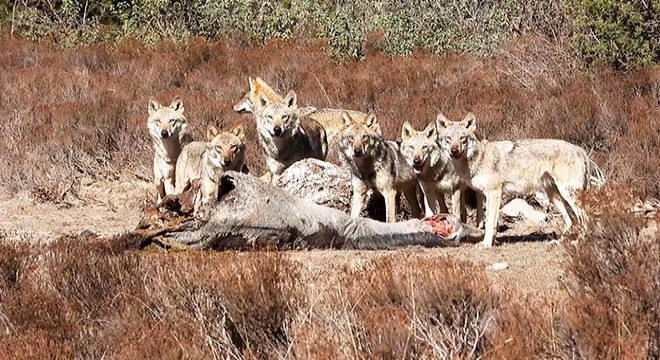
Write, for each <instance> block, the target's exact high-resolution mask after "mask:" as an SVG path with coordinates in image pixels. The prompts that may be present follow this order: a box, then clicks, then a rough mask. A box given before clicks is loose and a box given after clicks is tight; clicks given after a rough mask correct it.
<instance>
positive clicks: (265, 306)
mask: <svg viewBox="0 0 660 360" xmlns="http://www.w3.org/2000/svg"><path fill="white" fill-rule="evenodd" d="M218 262H221V263H222V266H218V265H217V264H218ZM164 265H165V266H164ZM297 266H298V265H297V264H294V263H292V262H290V261H288V260H286V259H285V258H284V256H283V255H281V254H276V253H246V254H241V253H225V254H222V255H219V256H218V255H216V256H213V255H206V254H196V255H195V256H193V257H190V258H185V257H184V258H179V259H167V260H165V261H163V263H162V264H160V265H159V266H158V267H157V268H155V269H154V271H155V272H153V273H152V274H153V276H154V277H155V278H156V279H157V284H161V285H159V288H156V289H154V290H153V291H157V292H160V293H161V294H162V295H160V296H161V297H162V298H163V301H164V304H165V305H164V306H165V309H166V311H168V312H172V311H174V312H176V313H179V314H180V316H182V317H183V318H184V319H187V321H189V322H190V323H192V324H194V325H195V327H197V329H198V330H199V331H200V332H201V334H203V337H204V339H206V341H205V343H206V344H205V345H206V348H207V349H208V351H209V352H210V353H211V354H213V356H214V357H216V358H256V359H264V358H274V357H275V358H282V357H286V356H287V355H286V354H287V353H288V351H290V347H291V344H292V341H293V338H291V335H290V331H291V326H292V325H293V319H294V317H295V316H297V314H298V312H299V311H301V310H302V309H303V308H304V305H305V297H304V294H303V293H302V292H301V291H302V288H301V284H300V282H299V275H298V269H297ZM172 268H176V269H178V270H177V271H171V270H170V269H172ZM161 286H162V287H161Z"/></svg>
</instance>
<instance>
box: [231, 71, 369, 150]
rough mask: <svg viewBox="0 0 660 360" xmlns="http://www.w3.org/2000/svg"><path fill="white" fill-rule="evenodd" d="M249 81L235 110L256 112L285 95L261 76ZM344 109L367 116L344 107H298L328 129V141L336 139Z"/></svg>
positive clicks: (349, 112)
mask: <svg viewBox="0 0 660 360" xmlns="http://www.w3.org/2000/svg"><path fill="white" fill-rule="evenodd" d="M248 83H249V85H250V88H249V90H248V91H247V93H245V95H244V96H243V98H242V99H241V101H239V102H238V103H236V104H235V105H234V111H236V112H238V113H240V114H244V113H252V114H256V113H257V112H258V111H261V110H262V109H263V108H265V107H266V106H268V105H269V104H271V103H275V102H281V101H282V100H283V98H284V97H283V96H282V95H281V94H279V93H278V92H277V91H275V90H273V88H271V87H270V86H269V85H268V84H267V83H266V82H265V81H263V80H262V79H261V78H260V77H256V78H254V79H252V77H249V78H248ZM343 111H346V112H348V114H349V115H350V116H351V117H353V118H357V117H366V116H367V114H365V113H363V112H360V111H354V110H343V109H327V108H315V107H311V106H306V107H300V108H298V117H299V118H305V117H306V118H308V119H312V120H314V121H316V122H318V123H319V124H321V126H323V129H325V131H326V136H327V138H328V143H330V142H331V141H332V139H334V137H335V135H336V134H337V133H338V132H339V130H340V129H341V124H342V120H341V113H342V112H343Z"/></svg>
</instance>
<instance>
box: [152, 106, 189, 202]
mask: <svg viewBox="0 0 660 360" xmlns="http://www.w3.org/2000/svg"><path fill="white" fill-rule="evenodd" d="M147 128H148V129H149V135H151V139H152V142H153V146H154V182H155V183H156V190H157V191H158V203H160V201H161V200H162V199H163V198H164V197H165V195H169V194H172V193H174V190H175V169H176V161H177V159H178V158H179V154H180V153H181V149H182V148H183V147H184V146H185V145H187V144H188V143H190V142H192V136H191V135H190V134H189V133H188V131H187V129H188V122H187V120H186V117H185V116H184V115H183V101H181V99H179V98H178V97H175V98H174V100H172V103H171V104H170V106H161V105H160V104H159V103H158V101H157V100H156V99H154V98H153V97H152V98H150V99H149V118H148V120H147Z"/></svg>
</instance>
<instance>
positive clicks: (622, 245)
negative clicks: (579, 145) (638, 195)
mask: <svg viewBox="0 0 660 360" xmlns="http://www.w3.org/2000/svg"><path fill="white" fill-rule="evenodd" d="M620 194H621V191H609V192H601V193H600V195H596V194H592V195H591V196H592V197H591V198H589V199H588V200H587V201H588V202H590V201H591V202H592V203H591V207H592V209H593V208H595V207H596V205H594V204H595V203H599V204H601V205H600V209H599V211H598V212H594V215H592V216H591V221H590V223H589V232H588V233H584V234H579V235H575V236H574V237H573V238H572V239H571V240H573V242H567V245H566V249H567V251H568V254H569V261H568V264H567V267H566V270H567V272H568V273H569V274H570V275H571V277H570V282H569V283H568V285H569V289H570V297H571V300H570V302H569V306H568V309H567V311H568V315H567V317H566V320H565V321H566V324H567V327H568V330H569V334H568V336H569V339H570V340H569V341H570V342H571V343H573V347H574V352H575V353H576V354H577V355H578V356H579V357H581V358H599V359H615V358H617V359H619V358H626V359H634V358H640V359H641V358H657V357H658V356H660V344H659V343H658V339H660V326H658V324H659V323H660V322H659V321H660V311H658V307H657V304H658V301H660V293H658V291H657V289H658V286H659V285H660V283H659V281H660V237H659V234H658V232H657V230H652V229H651V228H647V226H649V225H650V224H649V223H648V222H647V219H644V218H641V217H637V216H635V215H633V214H631V213H626V212H622V211H621V210H620V209H617V207H612V206H611V203H612V202H613V201H614V202H620V201H621V198H622V196H621V195H620ZM599 196H600V198H598V197H599Z"/></svg>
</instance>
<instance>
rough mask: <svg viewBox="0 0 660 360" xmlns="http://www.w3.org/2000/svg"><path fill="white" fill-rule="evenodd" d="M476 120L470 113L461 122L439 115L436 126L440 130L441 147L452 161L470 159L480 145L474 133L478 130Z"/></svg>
mask: <svg viewBox="0 0 660 360" xmlns="http://www.w3.org/2000/svg"><path fill="white" fill-rule="evenodd" d="M476 121H477V120H476V118H475V116H474V114H473V113H468V114H467V115H466V116H465V118H463V120H461V121H451V120H449V119H447V118H446V117H445V116H444V115H443V114H442V113H440V114H438V117H437V118H436V119H435V124H436V126H437V128H438V131H440V133H439V143H440V146H441V147H442V148H443V150H445V151H446V152H447V154H448V155H449V156H451V158H452V159H454V160H458V159H463V158H466V159H469V158H471V157H472V155H473V154H474V151H475V149H476V147H477V145H478V143H479V140H478V139H477V136H476V135H475V134H474V131H475V130H476V129H477V123H476Z"/></svg>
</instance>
